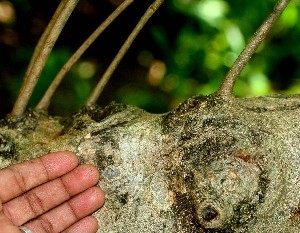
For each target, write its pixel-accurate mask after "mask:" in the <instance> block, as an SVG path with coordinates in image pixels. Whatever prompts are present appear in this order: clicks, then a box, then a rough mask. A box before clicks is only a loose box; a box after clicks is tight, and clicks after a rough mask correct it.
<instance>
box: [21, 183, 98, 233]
mask: <svg viewBox="0 0 300 233" xmlns="http://www.w3.org/2000/svg"><path fill="white" fill-rule="evenodd" d="M103 203H104V193H103V191H102V190H101V189H100V188H98V187H92V188H89V189H88V190H86V191H84V192H83V193H80V194H78V195H77V196H75V197H74V198H72V199H71V200H69V201H68V202H65V203H63V204H62V205H60V206H58V207H56V208H55V209H53V210H50V211H49V212H47V213H45V214H43V215H41V216H40V217H38V218H37V219H34V220H32V221H30V222H28V223H27V224H25V226H27V227H28V228H29V229H31V230H32V232H39V233H46V232H62V231H63V230H65V229H67V228H68V227H70V226H72V225H73V224H75V223H76V222H78V221H79V220H81V219H83V218H84V217H86V216H88V215H90V214H92V213H93V212H95V211H96V210H97V209H99V208H100V207H101V206H102V205H103Z"/></svg>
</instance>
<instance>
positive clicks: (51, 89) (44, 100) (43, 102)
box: [35, 0, 134, 111]
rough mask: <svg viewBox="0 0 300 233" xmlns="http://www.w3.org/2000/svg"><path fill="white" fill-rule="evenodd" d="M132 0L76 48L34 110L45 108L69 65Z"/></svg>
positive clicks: (120, 7)
mask: <svg viewBox="0 0 300 233" xmlns="http://www.w3.org/2000/svg"><path fill="white" fill-rule="evenodd" d="M133 1H134V0H125V1H124V2H123V3H122V4H121V5H120V6H119V7H117V8H116V10H115V11H114V12H113V13H112V14H111V15H110V16H108V17H107V18H106V19H105V21H104V22H103V23H102V24H101V25H100V26H99V27H98V28H97V29H96V30H95V31H94V32H93V33H92V34H91V35H90V36H89V37H88V38H87V39H86V41H85V42H84V43H83V44H82V45H81V46H80V47H79V48H78V50H77V51H76V52H75V53H74V54H73V55H72V57H71V58H70V59H69V60H68V61H67V63H66V64H65V65H64V66H63V67H62V69H61V70H60V71H59V73H58V74H57V76H56V77H55V78H54V80H53V81H52V83H51V85H50V86H49V87H48V89H47V91H46V93H45V94H44V96H43V98H42V99H41V100H40V102H39V103H38V105H37V106H36V108H35V109H36V110H39V111H40V110H46V109H47V108H48V107H49V105H50V102H51V98H52V96H53V94H54V92H55V90H56V89H57V87H58V86H59V84H60V83H61V81H62V80H63V78H64V77H65V75H66V73H67V72H68V71H69V70H70V69H71V67H72V66H73V65H74V64H75V63H76V62H77V61H78V59H79V58H80V57H81V56H82V54H83V53H84V52H85V51H86V50H87V49H88V48H89V47H90V45H91V44H92V43H93V42H94V41H95V40H96V39H97V38H98V37H99V36H100V34H101V33H102V32H103V31H104V30H105V29H106V28H107V27H108V26H109V25H110V24H111V23H112V22H113V21H114V20H115V19H116V18H117V17H118V16H119V15H120V14H121V13H122V12H123V11H124V10H125V9H126V8H127V7H128V6H129V5H130V4H131V3H132V2H133Z"/></svg>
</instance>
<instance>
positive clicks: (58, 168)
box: [40, 151, 79, 179]
mask: <svg viewBox="0 0 300 233" xmlns="http://www.w3.org/2000/svg"><path fill="white" fill-rule="evenodd" d="M40 159H41V161H42V163H43V164H44V167H45V168H46V170H47V172H48V174H49V179H54V178H56V177H59V176H61V175H63V174H65V173H67V172H69V171H71V170H73V169H74V168H75V167H77V166H78V163H79V160H78V157H77V156H76V154H75V153H73V152H71V151H58V152H51V153H49V154H46V155H44V156H42V157H40Z"/></svg>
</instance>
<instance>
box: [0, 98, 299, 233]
mask: <svg viewBox="0 0 300 233" xmlns="http://www.w3.org/2000/svg"><path fill="white" fill-rule="evenodd" d="M299 111H300V96H269V97H258V98H245V99H229V100H226V99H223V98H221V97H218V96H214V95H211V96H200V97H193V98H191V99H189V100H187V101H186V102H185V103H183V104H181V105H180V106H179V107H177V108H176V109H175V110H174V111H172V112H169V113H165V114H150V113H147V112H145V111H143V110H141V109H138V108H136V107H132V106H124V105H118V104H111V105H109V106H107V107H106V108H104V109H102V110H101V109H97V108H95V109H88V110H82V111H81V112H80V113H78V114H77V115H75V116H74V117H72V118H71V119H65V118H61V117H50V116H45V115H39V114H37V113H34V112H28V113H27V116H25V117H23V118H22V119H19V120H18V121H15V120H11V119H9V118H7V119H4V120H2V121H1V123H0V155H1V157H0V159H1V161H0V164H1V167H5V166H7V165H9V164H11V163H15V162H18V161H22V160H23V159H28V158H33V157H37V156H41V155H42V154H45V153H47V152H49V151H58V150H70V151H74V152H76V153H77V155H78V156H79V157H80V161H81V162H82V163H92V164H95V165H96V166H97V167H98V168H99V170H100V172H101V178H100V180H99V185H100V186H101V187H102V188H103V190H104V191H105V193H106V203H105V205H104V207H103V208H102V209H100V210H99V211H98V212H96V213H95V216H96V217H97V219H98V221H99V232H103V233H108V232H109V233H117V232H132V233H142V232H147V233H148V232H153V233H154V232H155V233H157V232H167V233H172V232H174V233H175V232H176V233H198V232H199V233H200V232H247V233H248V232H249V233H264V232H266V233H267V232H268V233H269V232H285V233H287V232H288V233H289V232H290V233H293V232H295V233H296V232H297V233H298V232H300V229H299V228H300V205H299V199H300V159H299V150H300V146H299V145H300V144H299V135H300V127H299V123H300V117H299Z"/></svg>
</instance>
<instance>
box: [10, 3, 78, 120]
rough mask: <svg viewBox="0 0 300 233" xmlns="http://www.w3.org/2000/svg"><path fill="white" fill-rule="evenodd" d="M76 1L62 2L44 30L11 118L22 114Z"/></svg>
mask: <svg viewBox="0 0 300 233" xmlns="http://www.w3.org/2000/svg"><path fill="white" fill-rule="evenodd" d="M78 1H79V0H62V1H61V3H60V5H59V7H58V9H57V10H56V12H55V13H54V16H53V18H52V20H51V22H50V23H49V26H48V27H49V29H46V30H45V34H46V35H45V36H42V37H41V40H42V42H40V43H38V48H37V50H39V51H38V54H34V55H33V61H32V62H30V64H29V70H28V72H26V76H25V78H24V81H23V84H22V87H21V90H20V93H19V96H18V98H17V100H16V102H15V105H14V107H13V110H12V112H11V115H12V116H13V117H18V116H21V115H22V114H23V113H24V111H25V109H26V107H27V104H28V102H29V99H30V97H31V95H32V93H33V90H34V88H35V86H36V84H37V82H38V80H39V77H40V75H41V73H42V70H43V68H44V66H45V64H46V61H47V58H48V56H49V54H50V52H51V50H52V48H53V46H54V44H55V42H56V40H57V38H58V36H59V34H60V33H61V31H62V29H63V27H64V25H65V24H66V22H67V20H68V18H69V16H70V14H71V13H72V11H73V10H74V8H75V6H76V5H77V3H78ZM42 43H43V44H42Z"/></svg>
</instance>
